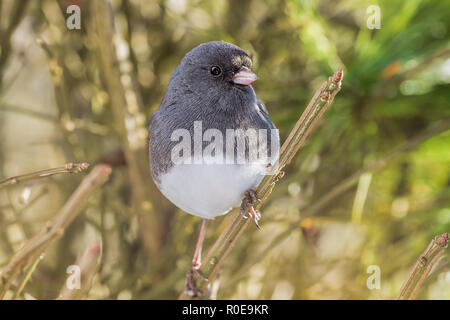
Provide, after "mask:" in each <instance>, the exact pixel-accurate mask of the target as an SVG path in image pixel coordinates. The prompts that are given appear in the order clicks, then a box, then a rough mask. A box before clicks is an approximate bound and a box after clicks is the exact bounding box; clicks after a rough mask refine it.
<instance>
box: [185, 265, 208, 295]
mask: <svg viewBox="0 0 450 320" xmlns="http://www.w3.org/2000/svg"><path fill="white" fill-rule="evenodd" d="M194 274H196V275H197V276H198V277H199V278H200V279H202V280H203V281H206V282H208V278H206V277H205V275H204V274H202V273H201V272H200V270H199V269H198V268H195V267H192V268H191V269H190V270H189V272H188V274H187V277H186V284H185V289H184V292H185V293H186V294H187V295H188V296H190V297H199V298H200V299H209V284H208V285H207V290H208V294H207V295H206V296H205V295H204V294H203V291H202V290H200V289H199V288H197V285H196V284H195V279H194Z"/></svg>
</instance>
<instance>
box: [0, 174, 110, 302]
mask: <svg viewBox="0 0 450 320" xmlns="http://www.w3.org/2000/svg"><path fill="white" fill-rule="evenodd" d="M110 173H111V168H110V167H109V166H106V165H98V166H95V167H94V168H93V169H92V171H91V172H90V173H89V175H87V176H86V177H85V178H84V179H83V181H81V184H80V185H79V186H78V188H77V189H76V190H75V191H74V193H73V194H72V195H71V196H70V198H69V199H68V200H67V202H66V203H65V204H64V206H63V207H62V208H61V209H60V211H59V212H58V214H57V215H56V216H55V218H54V219H53V221H49V222H47V223H46V225H45V226H44V227H43V228H42V229H41V230H40V231H39V232H38V233H37V234H36V235H35V236H34V237H33V238H31V239H30V240H28V241H27V243H26V244H25V245H24V246H23V247H22V248H21V249H20V250H19V251H18V252H17V253H16V254H15V255H14V256H13V257H12V258H11V260H10V261H9V263H8V264H7V265H6V267H5V268H4V269H3V270H1V271H0V285H2V284H3V282H4V281H5V279H6V284H5V285H4V286H3V288H2V289H1V290H0V299H3V297H4V295H5V293H6V292H7V291H8V289H9V287H10V286H11V284H12V282H13V281H14V280H15V278H17V276H18V275H19V273H20V271H21V270H22V269H23V268H24V267H25V266H27V265H28V263H29V262H30V261H33V260H34V259H35V258H36V257H37V256H38V255H40V254H41V253H42V252H43V251H44V250H45V249H47V248H48V246H49V245H50V244H51V243H52V242H54V241H55V240H56V239H58V238H60V237H61V236H62V235H63V234H64V230H65V229H66V228H67V227H68V226H69V225H70V224H71V223H72V222H73V220H74V219H75V218H76V217H77V216H78V214H79V213H80V212H81V211H82V210H83V209H84V208H85V207H86V205H87V203H88V200H89V198H90V197H91V195H92V194H93V193H94V192H95V191H96V190H97V189H99V188H100V187H101V186H102V185H103V184H104V183H105V182H106V181H107V180H108V177H109V175H110Z"/></svg>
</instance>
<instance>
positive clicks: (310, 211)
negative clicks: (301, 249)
mask: <svg viewBox="0 0 450 320" xmlns="http://www.w3.org/2000/svg"><path fill="white" fill-rule="evenodd" d="M448 129H450V119H445V120H441V121H440V122H438V123H437V124H436V125H434V126H432V127H431V128H428V129H426V130H424V131H423V132H421V133H419V134H417V135H416V136H414V137H413V138H411V139H410V140H408V141H406V142H404V143H402V144H400V145H398V146H396V147H395V148H393V149H392V150H390V151H389V152H387V153H386V154H385V155H384V156H383V157H380V158H378V159H376V160H374V161H372V162H370V163H368V164H367V165H366V166H365V167H364V168H362V169H360V170H358V171H356V172H355V173H353V174H352V175H350V176H349V177H347V178H345V179H344V180H342V181H341V182H340V183H338V184H337V185H336V186H334V187H332V188H331V189H330V191H328V192H327V193H325V194H324V195H323V196H321V197H320V198H319V199H317V200H316V201H314V203H313V204H312V205H309V204H307V205H304V206H302V207H300V208H299V209H300V210H301V211H303V212H302V218H299V219H295V220H294V221H292V222H290V223H289V225H288V226H287V227H286V229H285V230H283V231H282V232H281V233H279V234H278V235H277V236H276V237H275V238H274V239H273V240H272V241H271V242H270V243H269V244H268V245H267V247H266V248H265V249H264V250H262V251H261V253H260V254H259V255H258V256H257V257H256V258H255V259H254V261H262V260H263V259H264V257H265V256H266V255H267V254H268V253H269V252H271V251H272V250H273V249H274V248H276V247H277V246H278V244H280V243H281V242H282V241H283V240H284V239H286V238H287V237H288V236H289V235H290V234H291V233H292V232H293V231H294V230H296V229H298V227H299V225H300V223H301V221H302V219H304V218H305V217H309V216H313V215H314V214H316V213H317V212H318V211H319V210H320V209H322V208H323V207H324V206H326V205H327V204H329V203H330V202H331V201H332V200H333V199H336V198H337V197H338V196H340V195H342V194H344V193H345V192H346V191H348V190H349V189H350V188H352V187H353V186H355V185H356V184H357V182H358V179H359V177H360V176H361V175H363V174H364V173H367V172H374V171H375V170H379V169H381V168H384V167H385V166H386V165H387V164H388V163H389V161H391V160H392V159H394V158H396V157H398V156H399V155H401V154H402V153H404V152H407V151H409V150H413V149H414V148H416V147H417V146H418V145H420V144H421V143H422V142H424V141H426V140H427V139H429V138H431V137H434V136H436V135H438V134H440V133H442V132H445V131H446V130H448ZM253 264H254V263H250V264H248V265H245V266H244V267H243V270H249V269H250V268H251V267H252V266H253ZM244 275H245V273H244V272H242V273H240V274H239V275H236V276H235V277H233V279H232V280H231V281H228V282H227V285H228V284H229V283H233V282H235V281H238V280H239V279H241V278H242V277H243V276H244Z"/></svg>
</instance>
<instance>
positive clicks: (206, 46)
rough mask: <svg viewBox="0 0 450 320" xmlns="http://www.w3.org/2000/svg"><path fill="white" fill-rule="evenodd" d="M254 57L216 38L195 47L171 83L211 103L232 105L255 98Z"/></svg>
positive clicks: (185, 58) (175, 73)
mask: <svg viewBox="0 0 450 320" xmlns="http://www.w3.org/2000/svg"><path fill="white" fill-rule="evenodd" d="M251 69H252V60H251V58H250V57H249V55H248V54H247V53H246V52H245V51H244V50H242V49H241V48H239V47H238V46H236V45H234V44H231V43H227V42H223V41H213V42H207V43H203V44H201V45H199V46H197V47H196V48H194V49H192V50H191V51H190V52H188V53H187V54H186V56H185V57H184V58H183V61H182V62H181V64H180V65H179V66H178V68H177V70H176V71H175V72H174V75H173V76H172V80H171V82H172V81H173V82H175V83H176V84H177V86H179V85H181V86H182V87H184V88H185V93H186V92H187V93H192V95H194V96H201V97H202V98H203V99H208V100H210V101H211V103H218V104H219V105H225V104H232V105H234V101H236V99H237V100H244V99H254V97H255V93H254V91H253V88H252V86H251V83H252V82H254V81H255V80H256V79H257V78H258V77H257V76H256V74H255V73H253V72H252V70H251Z"/></svg>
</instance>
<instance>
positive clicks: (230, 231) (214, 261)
mask: <svg viewBox="0 0 450 320" xmlns="http://www.w3.org/2000/svg"><path fill="white" fill-rule="evenodd" d="M343 75H344V73H343V71H342V70H339V71H337V72H335V73H334V75H333V76H332V77H330V78H329V79H328V81H326V82H324V83H323V84H322V86H321V87H320V89H319V90H317V91H316V93H315V94H314V96H313V98H312V99H311V101H310V102H309V104H308V106H307V107H306V109H305V111H304V112H303V113H302V115H301V116H300V118H299V120H298V121H297V123H296V124H295V126H294V128H293V129H292V131H291V132H290V134H289V136H288V137H287V139H286V141H285V142H284V143H283V145H282V147H281V149H280V157H279V160H278V162H277V163H275V164H274V166H273V169H274V174H273V175H270V176H269V175H268V176H266V177H265V178H264V179H263V181H262V182H261V183H260V184H259V186H258V188H257V189H256V192H257V195H258V198H260V199H261V200H260V201H259V202H258V204H257V205H256V206H255V209H256V210H259V209H260V208H261V206H262V204H263V203H264V202H265V201H266V200H267V198H268V197H269V195H270V194H271V193H272V190H273V188H274V186H275V184H276V183H277V182H278V180H279V179H281V178H282V177H283V176H284V172H283V171H282V169H283V168H284V167H285V166H286V165H288V164H289V163H290V162H291V160H292V159H293V158H294V156H295V154H296V153H297V151H298V150H299V149H300V148H301V147H302V146H303V144H304V142H305V139H306V137H307V136H308V135H309V133H310V132H311V130H312V129H313V127H314V126H315V125H316V124H317V122H318V120H319V119H320V117H321V116H322V114H323V113H324V112H325V110H326V109H327V108H328V107H329V106H330V104H331V103H332V101H333V99H334V97H335V96H336V94H337V93H338V92H339V90H340V89H341V82H342V78H343ZM250 222H251V219H244V218H242V217H241V214H240V213H239V212H238V213H236V214H235V216H234V218H233V219H232V221H231V223H230V224H229V225H228V226H227V228H226V229H225V230H224V231H223V232H222V233H221V235H220V236H219V238H218V239H217V240H216V242H215V243H214V244H213V246H212V248H211V249H210V250H209V252H208V254H207V255H206V258H205V261H206V262H203V263H202V267H201V268H200V271H201V273H202V274H203V275H204V276H205V278H207V279H208V280H209V282H212V281H213V279H214V277H215V276H216V275H217V273H218V271H219V269H220V266H221V265H222V263H223V262H224V260H225V259H226V257H227V256H228V254H229V253H230V251H231V249H233V247H234V246H235V245H236V243H237V241H238V239H239V238H240V236H241V235H242V233H243V232H244V230H245V229H246V228H247V227H248V225H249V223H250ZM197 283H198V284H199V285H200V286H203V290H206V289H207V285H208V282H206V281H204V280H203V279H197ZM200 286H198V287H200ZM186 297H187V296H186V295H185V294H184V293H182V294H181V295H180V297H179V298H180V299H182V298H186Z"/></svg>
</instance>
